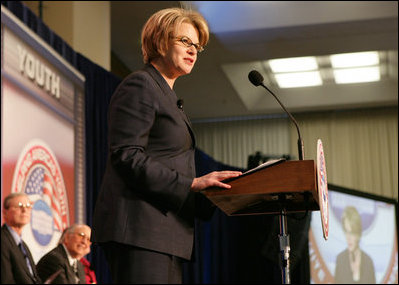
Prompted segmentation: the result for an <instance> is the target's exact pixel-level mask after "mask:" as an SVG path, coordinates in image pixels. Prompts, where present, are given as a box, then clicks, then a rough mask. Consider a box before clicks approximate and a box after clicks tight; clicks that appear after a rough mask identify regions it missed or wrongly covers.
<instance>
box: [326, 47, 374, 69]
mask: <svg viewBox="0 0 399 285" xmlns="http://www.w3.org/2000/svg"><path fill="white" fill-rule="evenodd" d="M330 59H331V65H332V66H333V67H334V68H346V67H357V66H370V65H376V64H378V63H379V58H378V52H376V51H368V52H355V53H341V54H334V55H331V56H330Z"/></svg>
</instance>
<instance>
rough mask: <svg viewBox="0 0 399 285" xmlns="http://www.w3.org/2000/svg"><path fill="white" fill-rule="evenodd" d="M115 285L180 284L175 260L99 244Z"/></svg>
mask: <svg viewBox="0 0 399 285" xmlns="http://www.w3.org/2000/svg"><path fill="white" fill-rule="evenodd" d="M101 246H102V248H103V249H104V253H105V257H106V259H107V262H108V266H109V269H110V271H111V275H112V280H113V282H114V283H118V284H181V283H182V260H181V259H180V258H179V257H176V256H172V255H169V254H164V253H160V252H156V251H152V250H147V249H143V248H139V247H135V246H131V245H127V244H122V243H117V242H107V243H101Z"/></svg>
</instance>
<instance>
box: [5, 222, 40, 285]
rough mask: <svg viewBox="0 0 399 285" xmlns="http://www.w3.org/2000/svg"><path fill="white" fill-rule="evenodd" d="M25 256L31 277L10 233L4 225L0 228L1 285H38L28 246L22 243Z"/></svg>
mask: <svg viewBox="0 0 399 285" xmlns="http://www.w3.org/2000/svg"><path fill="white" fill-rule="evenodd" d="M23 245H24V247H25V249H26V255H27V256H28V259H29V261H30V264H31V265H32V270H33V276H32V275H31V274H30V272H29V268H28V265H27V264H26V260H25V257H24V254H23V253H22V251H21V249H20V248H19V247H18V245H17V244H16V243H15V240H14V238H13V237H12V235H11V233H10V231H9V230H8V228H7V227H6V225H5V224H4V225H3V226H2V227H1V283H2V284H15V283H17V284H40V283H41V280H40V278H39V275H38V274H37V271H36V266H35V262H34V261H33V258H32V254H31V253H30V251H29V248H28V246H27V245H26V244H25V243H24V242H23Z"/></svg>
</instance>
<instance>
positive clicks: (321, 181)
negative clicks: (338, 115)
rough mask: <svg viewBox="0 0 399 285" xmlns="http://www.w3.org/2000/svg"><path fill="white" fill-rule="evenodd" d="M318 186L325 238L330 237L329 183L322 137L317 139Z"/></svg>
mask: <svg viewBox="0 0 399 285" xmlns="http://www.w3.org/2000/svg"><path fill="white" fill-rule="evenodd" d="M316 168H317V187H318V193H319V206H320V216H321V225H322V228H323V236H324V239H325V240H327V239H328V228H329V226H328V218H329V217H328V184H327V170H326V160H325V159H324V150H323V143H322V141H321V139H318V140H317V161H316Z"/></svg>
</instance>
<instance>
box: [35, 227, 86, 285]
mask: <svg viewBox="0 0 399 285" xmlns="http://www.w3.org/2000/svg"><path fill="white" fill-rule="evenodd" d="M90 235H91V229H90V227H89V226H87V225H84V224H74V225H72V226H70V227H68V228H66V229H65V230H64V232H63V234H62V236H61V238H60V241H59V244H58V246H57V247H56V248H54V249H53V250H51V251H50V252H49V253H47V254H45V255H44V256H43V257H42V258H41V259H40V260H39V263H38V264H37V270H38V272H39V276H40V277H41V278H42V279H43V280H46V279H48V278H50V276H52V275H53V274H55V273H58V275H57V277H56V278H55V279H54V280H53V283H55V284H86V277H85V272H84V267H83V264H82V263H81V262H79V260H80V259H81V258H82V257H83V256H84V255H86V254H87V252H88V251H87V249H88V248H89V247H90V245H91V242H90Z"/></svg>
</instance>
